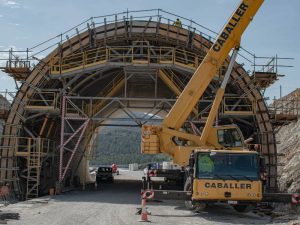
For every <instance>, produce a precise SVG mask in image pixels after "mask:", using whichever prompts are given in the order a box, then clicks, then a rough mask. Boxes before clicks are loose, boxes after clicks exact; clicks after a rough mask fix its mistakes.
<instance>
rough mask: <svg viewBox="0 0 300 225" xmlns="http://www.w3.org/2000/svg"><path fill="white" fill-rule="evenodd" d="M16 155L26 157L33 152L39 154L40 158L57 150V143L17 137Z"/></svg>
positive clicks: (42, 139)
mask: <svg viewBox="0 0 300 225" xmlns="http://www.w3.org/2000/svg"><path fill="white" fill-rule="evenodd" d="M14 139H15V143H16V145H15V155H16V156H19V155H22V156H25V155H28V154H30V153H31V152H35V153H36V152H38V153H39V154H40V156H44V155H47V154H49V153H52V152H54V151H55V150H56V142H54V141H53V140H50V139H48V138H30V137H15V138H14Z"/></svg>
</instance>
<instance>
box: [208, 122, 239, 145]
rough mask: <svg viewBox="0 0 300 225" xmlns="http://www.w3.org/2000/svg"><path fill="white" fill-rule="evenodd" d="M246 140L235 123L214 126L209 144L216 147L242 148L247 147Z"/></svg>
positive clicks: (209, 136) (209, 137)
mask: <svg viewBox="0 0 300 225" xmlns="http://www.w3.org/2000/svg"><path fill="white" fill-rule="evenodd" d="M244 142H245V139H244V136H243V134H242V132H241V130H240V128H239V127H238V126H237V125H235V124H232V125H224V126H214V127H212V128H211V130H210V134H209V135H208V139H207V144H208V145H211V146H213V147H214V148H215V149H231V150H241V149H243V148H245V143H244Z"/></svg>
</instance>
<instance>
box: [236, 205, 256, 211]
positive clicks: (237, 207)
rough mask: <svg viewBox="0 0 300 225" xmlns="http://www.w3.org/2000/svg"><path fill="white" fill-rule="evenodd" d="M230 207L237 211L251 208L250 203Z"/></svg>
mask: <svg viewBox="0 0 300 225" xmlns="http://www.w3.org/2000/svg"><path fill="white" fill-rule="evenodd" d="M232 207H233V208H234V210H235V211H237V212H250V211H251V210H252V209H253V207H251V206H250V205H233V206H232Z"/></svg>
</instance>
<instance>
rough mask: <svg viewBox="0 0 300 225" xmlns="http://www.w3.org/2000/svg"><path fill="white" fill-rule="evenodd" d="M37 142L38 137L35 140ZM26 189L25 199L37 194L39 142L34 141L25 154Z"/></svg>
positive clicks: (39, 163)
mask: <svg viewBox="0 0 300 225" xmlns="http://www.w3.org/2000/svg"><path fill="white" fill-rule="evenodd" d="M36 141H37V142H39V139H37V140H36ZM27 168H28V172H27V187H26V188H27V189H26V199H27V200H29V199H33V198H37V197H38V196H39V184H40V169H41V151H40V144H39V143H35V145H33V146H32V148H31V149H30V151H28V156H27Z"/></svg>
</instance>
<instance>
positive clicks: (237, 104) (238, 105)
mask: <svg viewBox="0 0 300 225" xmlns="http://www.w3.org/2000/svg"><path fill="white" fill-rule="evenodd" d="M222 111H223V114H224V115H241V116H246V115H254V114H255V113H256V104H255V101H250V100H249V99H248V98H247V97H226V96H225V97H224V98H223V107H222Z"/></svg>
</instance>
